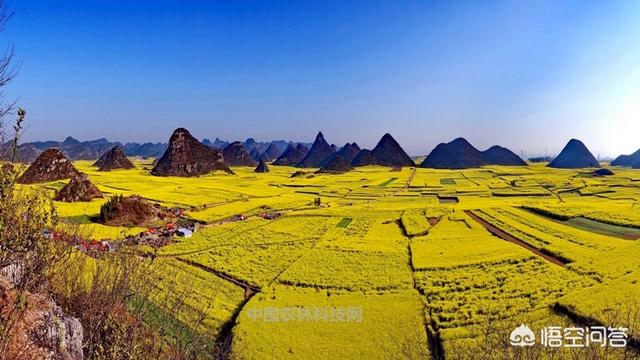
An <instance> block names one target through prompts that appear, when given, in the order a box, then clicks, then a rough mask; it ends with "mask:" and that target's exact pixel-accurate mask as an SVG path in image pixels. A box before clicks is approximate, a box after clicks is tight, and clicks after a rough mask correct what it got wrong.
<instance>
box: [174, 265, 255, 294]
mask: <svg viewBox="0 0 640 360" xmlns="http://www.w3.org/2000/svg"><path fill="white" fill-rule="evenodd" d="M176 260H178V261H181V262H183V263H185V264H187V265H191V266H194V267H197V268H198V269H202V270H204V271H206V272H208V273H211V274H213V275H215V276H217V277H219V278H221V279H224V280H227V281H229V282H232V283H234V284H236V285H238V286H240V287H241V288H243V289H244V297H245V300H249V299H250V298H251V297H252V296H253V295H254V294H255V293H257V292H260V289H259V288H257V287H255V286H252V285H249V284H247V283H244V282H242V281H240V280H238V279H235V278H232V277H231V276H229V275H225V274H223V273H221V272H218V271H215V270H213V269H211V268H208V267H206V266H203V265H200V264H198V263H196V262H193V261H189V260H185V259H180V258H176Z"/></svg>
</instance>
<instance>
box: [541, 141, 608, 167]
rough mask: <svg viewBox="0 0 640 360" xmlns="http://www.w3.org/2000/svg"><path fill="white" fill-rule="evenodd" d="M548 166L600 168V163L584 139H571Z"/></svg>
mask: <svg viewBox="0 0 640 360" xmlns="http://www.w3.org/2000/svg"><path fill="white" fill-rule="evenodd" d="M547 166H548V167H552V168H560V169H580V168H599V167H600V163H598V160H596V158H595V157H594V156H593V154H591V152H590V151H589V149H587V147H586V146H585V145H584V144H583V143H582V141H580V140H577V139H571V140H569V142H568V143H567V145H566V146H565V147H564V149H562V151H561V152H560V154H559V155H558V156H557V157H556V158H555V159H553V161H552V162H551V163H549V165H547Z"/></svg>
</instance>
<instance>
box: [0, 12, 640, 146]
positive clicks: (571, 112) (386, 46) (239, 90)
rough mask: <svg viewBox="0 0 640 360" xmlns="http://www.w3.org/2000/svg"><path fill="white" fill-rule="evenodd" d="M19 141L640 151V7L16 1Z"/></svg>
mask: <svg viewBox="0 0 640 360" xmlns="http://www.w3.org/2000/svg"><path fill="white" fill-rule="evenodd" d="M9 5H10V6H11V7H13V8H15V10H16V14H15V16H14V18H13V19H12V20H11V21H10V23H9V25H8V27H7V30H6V31H5V32H4V33H3V34H2V45H5V44H8V43H9V42H11V43H14V44H15V47H16V53H17V59H18V60H19V61H21V62H22V67H21V71H20V74H19V76H18V77H17V78H16V80H15V82H14V83H13V84H11V87H10V90H9V97H10V98H15V99H17V100H18V105H20V106H23V107H25V108H26V109H27V112H28V115H27V121H28V124H29V125H28V126H29V128H28V131H27V132H26V134H25V137H24V141H34V140H60V141H62V140H64V138H65V137H67V136H73V137H74V138H77V139H80V140H90V139H96V138H102V137H104V138H107V139H109V140H110V141H120V142H148V141H151V142H166V141H167V140H168V139H169V136H170V135H171V132H172V131H173V129H175V128H177V127H181V126H182V127H186V128H187V129H189V130H190V131H191V133H192V134H193V135H194V136H195V137H197V138H198V139H200V140H202V139H203V138H209V139H212V140H213V139H215V138H216V137H218V138H221V139H225V140H229V141H233V140H244V139H246V138H248V137H253V138H255V139H256V140H259V141H260V140H262V141H266V140H279V139H284V140H292V141H302V142H312V141H313V139H314V137H315V134H316V133H317V131H318V130H322V132H323V133H324V134H325V137H326V139H327V141H329V142H330V143H335V144H336V145H339V146H341V145H343V144H344V143H345V142H352V141H355V142H357V143H358V144H359V145H360V146H362V147H367V148H371V147H373V146H374V145H375V143H376V142H377V141H378V140H379V139H380V137H381V136H382V135H383V134H384V133H386V132H389V133H391V134H392V135H393V136H394V137H395V138H396V140H397V141H398V142H399V143H400V144H401V145H402V146H403V148H404V149H405V150H406V151H407V152H408V153H409V154H411V155H425V154H427V153H428V152H429V151H431V150H432V149H433V148H434V147H435V146H436V145H437V144H439V143H441V142H448V141H451V140H453V139H454V138H456V137H465V138H466V139H467V140H469V141H470V142H471V143H472V144H473V145H474V146H476V147H478V148H479V149H485V148H487V147H489V146H491V145H494V144H499V145H502V146H505V147H508V148H510V149H511V150H513V151H514V152H516V153H518V154H520V153H521V151H524V152H525V153H526V154H544V153H549V154H553V153H557V152H559V151H560V150H561V149H562V147H563V146H564V145H565V144H566V142H567V141H568V140H569V139H570V138H578V139H580V140H582V141H583V142H584V143H585V144H586V145H587V146H588V147H589V149H590V150H591V151H592V152H593V154H594V155H596V156H597V155H598V154H600V156H602V157H607V156H610V157H613V156H617V155H619V154H621V153H625V154H628V153H631V152H633V151H635V150H637V149H638V148H640V140H638V136H637V134H638V133H640V122H639V121H638V118H639V117H640V102H638V101H637V99H639V98H640V69H639V68H638V64H640V48H638V47H637V39H638V38H639V35H640V3H638V2H608V3H606V4H600V3H591V2H578V1H570V2H564V3H562V4H561V3H559V2H554V1H540V2H535V4H533V3H526V4H525V3H515V2H494V3H492V4H491V5H489V6H487V4H483V5H479V4H478V5H476V4H473V3H465V4H462V3H456V4H450V3H445V2H404V3H403V4H402V5H399V4H398V3H397V2H367V3H358V2H348V3H346V2H338V1H336V2H321V3H315V2H295V1H294V2H289V1H287V2H269V3H265V2H242V3H239V2H212V3H206V4H201V3H200V2H197V1H180V2H178V1H168V0H161V1H148V0H145V1H136V2H107V1H91V2H86V1H79V0H69V1H65V2H56V3H53V2H49V1H45V0H23V1H20V2H19V3H18V2H17V1H12V2H10V3H9Z"/></svg>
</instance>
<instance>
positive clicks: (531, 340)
mask: <svg viewBox="0 0 640 360" xmlns="http://www.w3.org/2000/svg"><path fill="white" fill-rule="evenodd" d="M509 342H510V343H511V346H532V345H533V344H535V342H536V335H535V334H534V333H533V331H531V329H529V327H528V326H526V325H524V324H520V326H518V327H517V328H515V329H514V330H513V331H512V332H511V335H509Z"/></svg>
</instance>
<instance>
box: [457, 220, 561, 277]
mask: <svg viewBox="0 0 640 360" xmlns="http://www.w3.org/2000/svg"><path fill="white" fill-rule="evenodd" d="M464 212H465V213H466V214H467V215H469V217H470V218H472V219H473V220H475V221H476V222H478V223H479V224H480V225H482V226H483V227H484V228H485V229H487V230H488V231H489V232H490V233H492V234H493V235H495V236H497V237H499V238H501V239H503V240H506V241H509V242H512V243H514V244H516V245H520V246H522V247H523V248H525V249H527V250H529V251H531V252H532V253H534V254H536V255H538V256H540V257H542V258H544V259H546V260H547V261H549V262H551V263H553V264H556V265H558V266H565V265H566V264H567V262H566V261H564V260H562V259H560V258H558V257H555V256H553V255H551V254H547V253H544V252H542V251H540V249H537V248H535V247H533V246H531V245H529V244H527V243H526V242H524V241H522V240H520V239H518V238H517V237H515V236H513V235H511V234H509V233H507V232H506V231H504V230H502V229H499V228H498V227H496V226H494V225H493V224H490V223H488V222H487V221H485V220H484V219H482V218H480V217H479V216H478V215H476V214H474V213H473V211H471V210H465V211H464Z"/></svg>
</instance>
